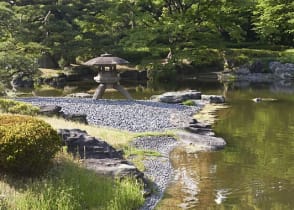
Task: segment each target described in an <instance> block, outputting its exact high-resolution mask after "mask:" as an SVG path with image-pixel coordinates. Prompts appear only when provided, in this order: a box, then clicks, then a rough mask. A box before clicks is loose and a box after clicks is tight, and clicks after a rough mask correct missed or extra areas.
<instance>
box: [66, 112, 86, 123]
mask: <svg viewBox="0 0 294 210" xmlns="http://www.w3.org/2000/svg"><path fill="white" fill-rule="evenodd" d="M62 117H63V118H64V119H66V120H70V121H75V122H79V123H84V124H88V121H87V115H86V114H65V113H62Z"/></svg>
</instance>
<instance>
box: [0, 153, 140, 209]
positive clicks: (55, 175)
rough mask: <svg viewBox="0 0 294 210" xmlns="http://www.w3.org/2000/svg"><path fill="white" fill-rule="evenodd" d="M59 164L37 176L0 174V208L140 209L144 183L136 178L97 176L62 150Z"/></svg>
mask: <svg viewBox="0 0 294 210" xmlns="http://www.w3.org/2000/svg"><path fill="white" fill-rule="evenodd" d="M57 160H58V164H56V165H55V166H54V167H53V169H52V170H51V171H49V173H48V174H47V175H46V176H45V177H42V178H38V179H17V178H12V177H9V178H8V177H5V176H2V177H1V178H0V209H20V210H25V209H30V210H37V209H38V210H39V209H42V210H51V209H62V210H71V209H72V210H74V209H103V210H104V209H105V210H121V209H126V210H127V209H137V208H138V207H139V206H141V205H142V204H143V202H144V198H143V195H142V192H141V191H142V186H141V184H139V183H137V182H136V181H135V180H133V179H126V180H122V181H118V180H113V179H110V178H107V177H101V176H97V175H96V174H95V173H94V172H92V171H89V170H87V169H85V168H83V167H82V166H81V165H80V164H78V163H77V162H76V161H74V160H73V159H72V158H69V156H68V155H64V153H63V154H59V156H58V158H57Z"/></svg>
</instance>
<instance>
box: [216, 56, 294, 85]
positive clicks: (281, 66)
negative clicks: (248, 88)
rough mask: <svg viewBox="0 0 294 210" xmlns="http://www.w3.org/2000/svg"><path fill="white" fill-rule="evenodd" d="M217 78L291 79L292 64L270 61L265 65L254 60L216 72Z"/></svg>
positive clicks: (267, 80) (293, 76) (246, 79)
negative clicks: (232, 68)
mask: <svg viewBox="0 0 294 210" xmlns="http://www.w3.org/2000/svg"><path fill="white" fill-rule="evenodd" d="M218 79H219V80H220V81H222V82H226V81H232V80H233V81H251V82H272V81H273V80H286V81H288V80H293V79H294V64H292V63H281V62H277V61H274V62H270V63H269V64H268V66H267V67H265V66H263V65H261V63H260V62H258V61H257V62H255V63H253V64H252V65H251V66H246V65H245V66H240V67H238V68H236V69H235V70H233V71H225V72H222V73H220V74H218Z"/></svg>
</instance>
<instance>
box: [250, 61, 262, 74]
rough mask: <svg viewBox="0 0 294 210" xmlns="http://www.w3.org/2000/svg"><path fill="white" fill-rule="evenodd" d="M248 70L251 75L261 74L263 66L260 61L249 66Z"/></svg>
mask: <svg viewBox="0 0 294 210" xmlns="http://www.w3.org/2000/svg"><path fill="white" fill-rule="evenodd" d="M249 70H250V72H251V73H263V72H264V70H265V66H264V64H263V63H262V62H261V61H260V60H257V61H255V62H253V63H252V64H251V65H250V67H249Z"/></svg>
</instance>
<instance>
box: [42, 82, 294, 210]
mask: <svg viewBox="0 0 294 210" xmlns="http://www.w3.org/2000/svg"><path fill="white" fill-rule="evenodd" d="M123 85H124V86H125V87H127V88H128V89H129V91H130V93H131V94H132V95H133V97H134V98H136V99H148V98H149V97H150V96H151V95H154V94H159V93H162V92H165V91H169V90H181V89H197V90H200V91H202V92H203V93H205V94H225V95H226V98H227V101H228V104H229V105H230V108H228V109H223V110H220V111H218V113H217V115H218V121H217V122H216V123H215V125H214V130H215V132H216V134H217V136H221V137H223V138H224V139H225V140H226V141H227V143H228V145H227V147H226V148H225V149H224V150H221V151H216V152H199V153H197V154H188V153H186V152H185V151H183V150H181V149H176V150H175V151H173V152H172V154H171V157H172V163H173V166H174V167H175V169H176V170H177V174H176V177H175V179H174V180H173V181H172V183H171V185H170V186H169V188H168V190H167V191H166V193H165V196H164V199H163V200H162V201H161V203H160V205H159V206H158V207H157V209H226V210H227V209H245V210H250V209H261V210H263V209H264V210H268V209H274V210H275V209H277V210H280V209H294V199H293V195H294V164H293V163H294V87H293V84H292V85H291V84H290V85H288V84H284V85H286V86H284V87H286V88H280V87H279V86H277V85H276V84H258V85H249V84H242V83H240V84H237V83H236V84H231V85H223V84H220V83H219V82H216V81H211V80H209V81H199V80H187V81H183V82H182V83H177V84H168V83H164V84H163V85H162V84H161V85H157V86H156V85H154V84H153V85H150V84H141V85H133V84H123ZM73 87H79V88H73ZM83 87H84V89H83ZM94 87H96V84H86V85H85V86H80V85H79V84H77V85H76V86H69V87H67V90H71V91H80V90H87V91H89V90H91V89H92V90H94ZM67 92H70V91H65V89H62V90H60V91H59V92H58V93H59V94H57V95H65V93H67ZM41 93H42V92H41ZM44 94H45V95H50V94H52V93H51V92H50V91H49V92H44ZM40 95H42V94H40ZM105 97H106V98H123V97H122V96H121V95H120V94H118V93H117V92H114V91H108V92H107V93H106V95H105ZM256 97H264V98H275V99H277V100H276V101H264V102H260V103H255V102H253V101H252V100H251V99H252V98H256Z"/></svg>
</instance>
